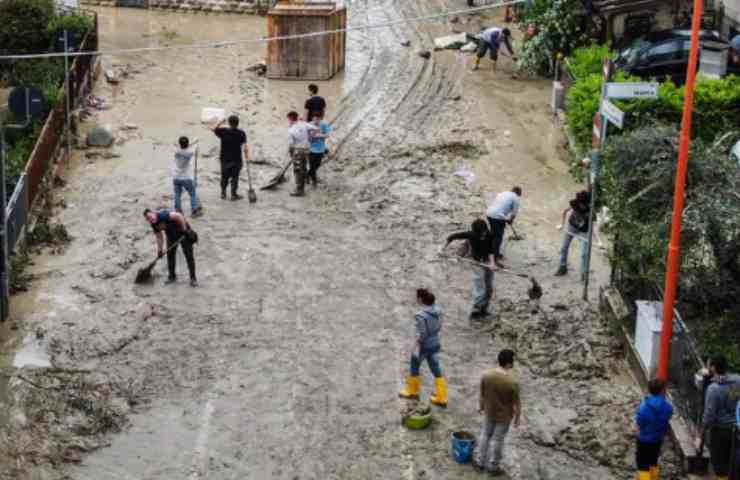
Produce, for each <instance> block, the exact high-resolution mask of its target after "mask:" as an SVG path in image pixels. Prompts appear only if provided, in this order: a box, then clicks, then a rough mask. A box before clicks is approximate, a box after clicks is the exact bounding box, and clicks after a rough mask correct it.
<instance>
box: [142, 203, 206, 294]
mask: <svg viewBox="0 0 740 480" xmlns="http://www.w3.org/2000/svg"><path fill="white" fill-rule="evenodd" d="M144 218H146V221H147V222H148V223H149V225H150V226H151V227H152V230H154V236H155V238H156V240H157V255H158V256H159V257H160V258H161V257H162V256H163V255H164V254H165V243H164V240H165V237H166V239H167V250H166V252H167V270H168V271H169V276H168V277H167V280H166V281H165V284H171V283H174V282H176V281H177V275H176V273H175V262H176V259H177V246H178V244H180V245H182V252H183V253H184V254H185V260H186V261H187V263H188V271H189V272H190V286H191V287H197V286H198V280H197V279H196V277H195V256H194V255H193V245H194V244H196V243H197V242H198V235H197V234H196V233H195V231H193V229H192V228H190V225H188V222H186V221H185V217H184V216H183V215H182V214H181V213H178V212H174V211H172V210H169V209H166V208H163V209H160V210H156V211H155V210H150V209H148V208H147V209H146V210H144Z"/></svg>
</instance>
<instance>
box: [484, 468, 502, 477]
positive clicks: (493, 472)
mask: <svg viewBox="0 0 740 480" xmlns="http://www.w3.org/2000/svg"><path fill="white" fill-rule="evenodd" d="M488 474H489V475H490V476H492V477H500V476H502V475H506V472H505V471H504V470H503V469H501V468H499V467H494V468H493V469H492V470H489V471H488Z"/></svg>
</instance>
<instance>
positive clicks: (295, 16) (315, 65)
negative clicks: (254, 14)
mask: <svg viewBox="0 0 740 480" xmlns="http://www.w3.org/2000/svg"><path fill="white" fill-rule="evenodd" d="M267 26H268V27H267V28H268V33H269V36H270V37H283V36H289V35H301V34H306V33H314V32H322V31H329V30H338V29H344V28H346V27H347V10H346V9H345V8H344V7H343V6H341V7H338V6H337V4H336V3H334V2H296V1H281V2H279V3H278V4H277V5H275V7H273V8H272V9H271V10H270V11H269V12H268V14H267ZM346 38H347V35H346V32H337V33H331V34H326V35H318V36H314V37H306V38H297V39H290V40H276V41H272V42H269V43H268V46H267V77H268V78H282V79H296V80H328V79H330V78H331V77H333V76H334V74H335V73H337V72H338V71H340V70H342V69H343V68H344V53H345V50H346V44H347V42H346Z"/></svg>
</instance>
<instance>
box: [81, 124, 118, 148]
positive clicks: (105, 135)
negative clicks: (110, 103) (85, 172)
mask: <svg viewBox="0 0 740 480" xmlns="http://www.w3.org/2000/svg"><path fill="white" fill-rule="evenodd" d="M114 140H115V137H114V136H113V129H112V128H111V126H110V125H97V126H95V127H93V129H92V130H90V131H89V132H88V133H87V138H86V140H85V143H86V144H87V145H88V146H90V147H110V146H111V145H113V141H114Z"/></svg>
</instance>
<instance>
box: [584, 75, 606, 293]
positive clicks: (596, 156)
mask: <svg viewBox="0 0 740 480" xmlns="http://www.w3.org/2000/svg"><path fill="white" fill-rule="evenodd" d="M608 81H609V78H605V79H604V85H602V87H601V100H600V101H599V112H601V104H602V102H603V101H604V98H606V84H607V82H608ZM599 116H600V118H601V122H600V125H599V147H598V148H597V149H594V151H593V152H592V153H591V171H590V172H589V184H590V185H591V205H590V206H589V209H588V241H587V242H586V245H585V247H583V248H586V265H585V266H584V268H585V271H584V272H583V300H585V301H588V285H589V280H590V277H591V244H592V243H593V239H594V221H595V218H594V217H595V216H594V210H595V209H596V179H597V177H598V175H599V161H600V157H601V155H600V150H601V147H602V146H603V145H604V142H606V132H607V128H606V127H607V122H608V120H607V119H606V117H605V116H604V114H603V113H600V115H599Z"/></svg>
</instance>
